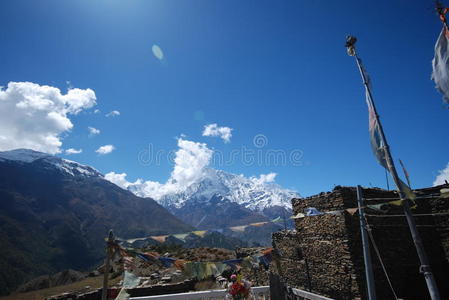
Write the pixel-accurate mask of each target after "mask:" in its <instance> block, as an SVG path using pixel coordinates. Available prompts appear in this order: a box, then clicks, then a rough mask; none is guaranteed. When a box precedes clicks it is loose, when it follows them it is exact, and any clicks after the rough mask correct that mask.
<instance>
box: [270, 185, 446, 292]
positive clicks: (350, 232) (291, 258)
mask: <svg viewBox="0 0 449 300" xmlns="http://www.w3.org/2000/svg"><path fill="white" fill-rule="evenodd" d="M441 188H442V187H441V186H440V187H435V188H429V189H421V190H417V191H416V193H417V194H418V195H420V196H432V195H435V194H439V190H440V189H441ZM364 196H365V198H367V199H372V198H380V200H367V203H368V204H377V203H383V202H386V201H388V200H389V199H394V198H397V193H396V192H393V191H385V190H382V189H364ZM382 199H383V200H382ZM417 204H418V205H417V208H416V209H415V210H413V213H414V214H421V215H422V214H439V213H440V214H441V213H445V212H446V213H447V212H449V199H420V200H417ZM292 205H293V212H294V214H297V213H299V212H304V209H305V208H307V207H315V208H317V209H318V210H320V211H322V212H327V211H335V210H343V209H346V208H354V207H357V196H356V189H355V188H354V187H339V186H338V187H336V188H335V189H334V190H333V191H332V192H328V193H321V194H319V195H316V196H313V197H308V198H303V199H293V200H292ZM366 213H367V220H368V223H369V224H370V225H371V228H372V235H373V237H374V240H375V242H376V244H377V246H378V248H379V252H380V254H381V257H382V259H383V261H384V264H385V266H386V269H387V271H388V274H389V275H390V279H391V281H392V283H393V286H394V288H395V290H396V293H397V295H398V297H400V298H401V297H402V298H405V299H420V300H422V299H428V298H429V297H428V293H427V290H426V286H425V281H424V279H423V276H422V275H421V274H420V273H419V260H418V257H417V254H416V250H415V247H414V244H413V241H412V239H411V235H410V231H409V228H408V225H407V222H406V219H405V217H404V216H401V215H403V211H402V207H396V206H387V211H385V212H378V211H374V210H371V209H367V210H366ZM415 219H416V222H417V224H418V230H419V232H420V234H421V236H422V239H423V243H424V247H425V249H426V251H427V254H428V256H429V258H430V261H431V266H432V268H433V271H434V274H435V276H436V277H437V280H438V282H437V283H438V286H439V288H440V291H441V293H442V294H443V298H444V299H449V286H448V285H447V283H446V281H447V278H448V277H449V263H448V259H449V215H434V216H431V215H429V216H419V217H416V218H415ZM295 226H296V230H295V231H282V232H277V233H275V234H273V245H274V246H275V247H276V248H277V249H279V250H280V252H281V259H280V265H281V268H280V273H281V275H282V277H283V279H284V280H285V281H286V282H287V283H288V284H289V285H291V286H293V287H298V288H302V289H305V290H311V291H312V292H315V293H318V294H322V295H325V296H328V297H331V298H334V299H358V298H362V299H366V285H365V274H364V264H363V254H362V246H361V245H362V244H361V239H360V228H359V215H358V214H355V215H351V214H349V213H348V212H343V213H342V214H340V215H330V214H324V215H319V216H314V217H306V218H301V219H296V221H295ZM371 252H372V260H373V267H374V276H375V280H376V292H377V296H378V299H394V297H393V294H392V292H391V290H390V288H389V286H388V282H387V281H386V279H385V276H384V273H383V271H382V268H381V264H380V263H379V260H378V259H377V256H376V254H375V252H374V250H373V247H371Z"/></svg>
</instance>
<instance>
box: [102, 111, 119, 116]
mask: <svg viewBox="0 0 449 300" xmlns="http://www.w3.org/2000/svg"><path fill="white" fill-rule="evenodd" d="M105 116H106V117H115V116H120V112H119V111H118V110H113V111H111V112H108V113H107V114H106V115H105Z"/></svg>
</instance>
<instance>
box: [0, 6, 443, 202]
mask: <svg viewBox="0 0 449 300" xmlns="http://www.w3.org/2000/svg"><path fill="white" fill-rule="evenodd" d="M0 25H1V26H0V41H1V42H0V44H1V47H0V67H1V72H0V85H1V86H7V85H8V82H33V83H36V84H38V85H49V86H53V87H56V88H59V89H60V90H61V92H62V93H66V92H67V89H68V88H70V87H73V88H79V89H82V90H85V89H88V88H89V89H91V90H93V91H94V92H95V95H96V105H95V106H92V107H89V108H86V109H83V110H82V111H81V112H79V113H77V114H71V115H70V116H69V118H70V120H71V122H72V123H73V127H72V128H71V129H70V130H64V131H63V132H62V133H61V134H60V135H59V136H60V138H61V141H62V143H63V144H62V146H61V147H60V148H61V150H64V149H68V148H75V149H80V148H81V149H83V152H82V153H80V154H76V155H65V154H63V153H61V154H60V155H61V156H63V157H67V158H69V159H72V160H76V161H79V162H81V163H86V164H89V165H92V166H94V167H96V168H97V169H99V170H100V171H101V172H103V173H107V172H111V171H114V172H119V173H122V172H126V173H127V174H128V179H129V180H132V181H134V180H135V179H137V178H143V179H147V180H155V181H160V182H165V181H166V180H167V179H168V178H169V176H170V172H171V170H172V168H173V163H170V162H169V161H168V160H167V159H164V160H162V161H161V163H159V164H154V163H153V164H149V165H147V164H142V163H141V162H140V161H139V159H138V157H139V153H142V152H141V151H144V150H145V149H148V147H149V145H152V146H151V147H153V150H156V151H158V150H161V151H166V152H168V151H170V150H176V149H177V138H179V137H181V135H182V134H184V135H185V137H183V138H184V139H187V140H190V141H195V142H202V143H207V146H208V147H209V148H210V149H214V150H215V151H220V153H223V156H224V157H225V158H226V157H229V156H230V153H232V151H234V152H235V151H237V150H238V151H241V149H248V150H250V151H255V152H254V153H258V152H257V151H261V152H262V155H266V153H267V151H273V150H275V151H277V150H282V151H284V152H285V153H286V155H287V157H288V156H289V155H290V154H291V153H292V151H296V152H298V153H302V156H301V163H300V164H296V163H295V164H292V163H291V161H290V160H289V159H287V163H285V164H275V163H268V164H267V163H251V164H248V163H244V162H242V161H241V159H235V160H234V162H233V163H232V164H226V165H223V164H220V163H215V167H216V168H218V169H223V170H225V171H229V172H233V173H237V174H244V175H245V176H258V175H259V174H266V173H270V172H275V173H277V174H278V175H277V177H276V182H277V183H279V184H280V185H282V186H284V187H286V188H291V189H295V190H297V191H299V192H300V193H301V194H302V195H312V194H315V193H319V192H321V191H327V190H330V189H332V188H333V186H334V185H356V184H362V185H365V186H370V185H372V186H380V187H385V174H384V171H383V169H382V168H381V167H380V166H378V165H377V163H376V161H375V159H374V157H373V155H372V153H371V149H370V145H369V137H368V131H367V127H368V120H367V108H366V104H365V99H364V89H363V86H362V82H361V79H360V75H359V73H358V71H357V69H356V65H355V62H354V60H353V58H351V57H349V56H347V55H346V51H345V48H344V41H345V36H346V35H347V34H353V35H356V36H357V37H358V39H359V42H358V44H357V48H358V52H359V54H360V56H361V57H362V59H363V61H364V63H365V66H366V68H367V70H368V72H369V74H370V76H371V78H372V81H373V88H374V97H375V101H376V103H377V106H378V110H379V113H380V115H381V119H382V122H383V125H384V127H385V130H386V134H387V137H388V139H389V142H390V145H391V147H392V151H393V155H394V157H395V158H401V159H402V160H403V161H404V163H405V164H406V166H407V168H408V171H409V173H410V174H411V181H412V186H413V187H425V186H430V185H432V183H433V181H434V180H435V177H436V176H437V175H438V172H439V170H442V169H444V168H445V167H446V165H447V163H448V161H449V158H448V155H447V149H448V146H449V145H448V140H449V139H448V136H449V132H448V114H449V111H448V110H447V109H445V108H444V106H443V105H442V101H441V95H440V94H438V93H437V91H436V90H435V88H434V83H433V82H432V81H431V80H430V74H431V60H432V57H433V48H434V44H435V41H436V39H437V37H438V34H439V32H440V30H441V24H440V21H439V19H438V17H437V16H436V14H435V13H434V11H433V2H432V1H416V2H414V3H411V2H410V1H402V0H401V1H398V0H395V1H369V2H368V1H329V0H327V1H324V0H323V1H319V0H313V1H293V0H292V1H260V0H258V1H216V0H207V1H206V0H201V1H200V0H188V1H187V0H186V1H174V0H173V1H172V0H160V1H153V0H146V1H143V0H141V1H118V0H107V1H106V0H104V1H101V0H99V1H87V0H86V1H84V0H82V1H79V0H78V1H56V0H54V1H49V0H44V1H22V0H16V1H7V2H6V1H5V2H3V3H2V9H1V10H0ZM153 45H158V46H159V47H160V48H161V49H162V51H163V54H164V58H163V59H162V60H159V59H158V58H156V57H155V56H154V55H153V53H152V46H153ZM68 82H69V83H68ZM95 109H99V110H100V111H101V112H100V113H93V111H94V110H95ZM113 110H117V111H119V112H120V115H119V116H115V117H106V116H105V114H106V113H108V112H110V111H113ZM211 123H217V124H218V125H219V126H227V127H230V128H232V129H233V131H232V138H231V141H230V142H229V143H224V142H223V140H222V139H220V138H214V137H204V136H202V131H203V128H204V126H205V125H207V124H211ZM89 126H91V127H94V128H97V129H99V130H100V134H98V135H95V136H90V137H89V134H88V129H87V128H88V127H89ZM256 135H263V136H264V137H266V140H264V141H267V144H266V145H265V146H264V147H262V148H257V147H255V146H254V144H253V139H254V137H255V136H256ZM108 144H110V145H114V147H115V150H114V151H112V152H111V153H109V154H107V155H99V154H97V153H96V152H95V150H96V149H98V148H99V147H100V146H103V145H108ZM239 149H240V150H239Z"/></svg>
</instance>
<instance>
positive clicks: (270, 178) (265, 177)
mask: <svg viewBox="0 0 449 300" xmlns="http://www.w3.org/2000/svg"><path fill="white" fill-rule="evenodd" d="M276 176H277V174H276V173H273V172H272V173H268V174H260V176H259V178H257V177H251V180H252V181H253V182H254V183H257V184H266V183H273V182H274V180H275V178H276Z"/></svg>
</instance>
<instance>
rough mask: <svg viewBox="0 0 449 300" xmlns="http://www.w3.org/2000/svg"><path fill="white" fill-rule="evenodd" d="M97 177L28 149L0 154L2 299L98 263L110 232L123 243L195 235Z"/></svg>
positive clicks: (85, 168)
mask: <svg viewBox="0 0 449 300" xmlns="http://www.w3.org/2000/svg"><path fill="white" fill-rule="evenodd" d="M100 175H101V174H100V173H99V172H98V171H97V170H95V169H94V168H91V167H89V166H84V165H81V164H78V163H76V162H72V161H69V160H64V159H62V158H58V157H55V156H52V155H48V154H45V153H40V152H36V151H32V150H24V149H19V150H13V151H6V152H0V244H1V245H2V247H0V294H1V293H7V292H11V291H13V290H14V289H15V288H16V287H17V286H18V285H19V284H20V283H22V282H24V281H26V280H27V279H31V278H32V277H36V276H39V275H42V274H51V273H55V272H57V271H61V270H64V269H68V268H72V269H77V270H86V269H89V268H91V267H93V266H95V265H97V264H99V263H101V261H102V259H103V257H104V237H106V236H107V234H108V231H109V229H112V230H113V231H114V234H116V235H117V236H120V237H124V238H133V237H136V236H148V235H157V234H165V233H179V232H189V231H191V230H193V227H192V226H190V225H187V224H186V223H184V222H182V221H180V220H179V219H177V218H176V217H175V216H173V215H172V214H170V213H169V212H168V211H167V210H166V209H165V208H163V207H162V206H160V205H159V204H158V203H157V202H155V201H154V200H152V199H150V198H145V199H144V198H140V197H137V196H136V195H134V194H133V193H131V192H129V191H126V190H123V189H121V188H119V187H118V186H116V185H115V184H113V183H111V182H109V181H107V180H105V179H104V178H103V177H102V176H100Z"/></svg>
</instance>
